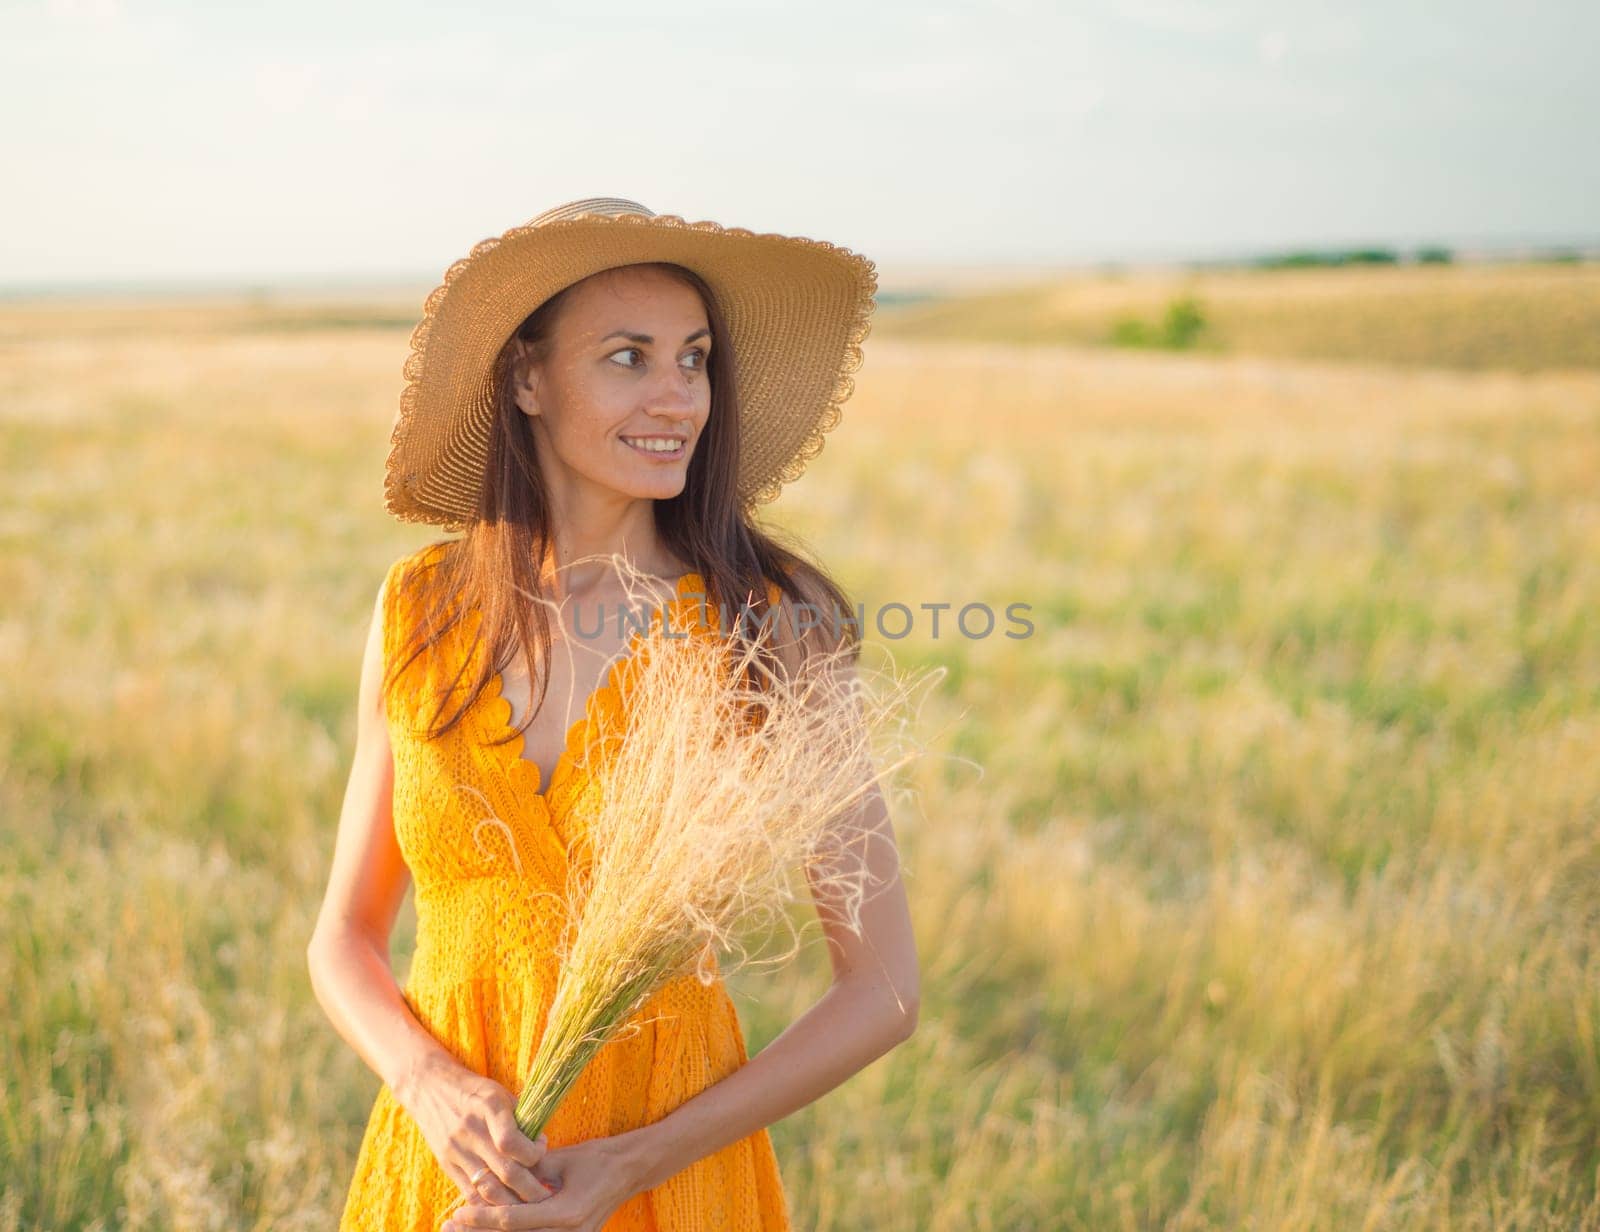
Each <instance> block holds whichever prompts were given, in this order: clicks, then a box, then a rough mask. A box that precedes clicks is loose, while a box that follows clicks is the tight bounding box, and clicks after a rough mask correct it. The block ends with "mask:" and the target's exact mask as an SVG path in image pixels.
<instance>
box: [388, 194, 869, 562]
mask: <svg viewBox="0 0 1600 1232" xmlns="http://www.w3.org/2000/svg"><path fill="white" fill-rule="evenodd" d="M646 261H670V262H673V263H675V264H677V265H682V266H684V267H686V268H688V269H691V270H693V271H694V272H695V273H697V274H699V275H700V277H701V278H703V279H704V280H705V282H706V285H707V286H709V287H710V288H711V291H712V294H713V295H714V296H715V297H716V300H717V306H718V307H719V308H720V309H721V312H722V316H723V320H724V321H725V322H726V325H727V329H728V333H729V335H730V337H729V338H728V340H727V341H728V342H729V343H731V349H732V351H733V368H734V374H735V380H734V383H735V386H736V389H737V392H738V404H739V413H740V434H739V441H740V449H739V478H738V497H739V500H740V502H741V503H742V505H743V506H744V507H745V508H746V509H749V508H753V507H754V506H755V505H758V504H762V503H765V502H767V501H770V500H771V499H772V498H773V497H775V496H777V494H778V492H779V490H780V489H781V488H782V487H783V486H784V485H785V484H787V483H789V482H790V481H791V480H793V479H796V478H798V477H799V475H800V473H801V472H802V471H803V470H804V469H805V467H806V463H807V462H809V461H810V460H811V459H812V458H813V457H815V456H816V454H817V453H818V451H820V450H821V448H822V443H823V437H824V435H825V434H826V433H828V432H829V431H831V430H832V429H833V428H834V427H835V426H836V425H837V424H838V422H839V417H840V409H839V408H840V406H841V405H842V404H843V403H844V401H845V400H846V399H847V398H849V397H850V395H851V394H852V393H853V392H854V389H855V383H854V380H853V379H852V377H851V374H852V373H853V372H855V371H856V370H857V369H859V368H860V366H861V343H862V341H863V340H864V339H865V338H866V336H867V331H868V328H869V324H868V318H869V317H870V316H871V314H872V309H873V302H874V301H873V296H874V294H875V293H876V291H877V271H876V268H875V266H874V265H873V263H872V262H871V261H869V260H867V259H866V258H865V257H862V256H860V255H859V254H857V253H854V252H852V251H850V249H848V248H841V247H838V246H836V245H834V244H830V243H827V242H826V241H824V240H813V239H806V238H804V237H802V236H786V235H773V234H767V233H756V232H752V231H747V230H745V229H744V228H742V227H723V226H720V225H719V224H717V223H714V222H686V221H685V220H684V219H682V218H680V217H678V216H677V215H674V214H653V213H651V212H650V211H649V210H647V209H646V208H645V207H644V206H642V205H640V204H638V203H637V202H634V201H626V200H623V199H621V198H618V197H590V198H586V199H585V200H582V201H573V202H570V203H569V204H567V205H562V206H557V207H556V208H555V209H552V210H547V211H546V212H544V213H543V214H540V215H539V216H538V217H537V218H534V219H533V220H532V221H530V222H528V223H526V224H525V225H523V226H520V227H512V228H511V229H510V230H509V231H507V232H505V233H504V234H503V235H499V236H496V237H493V238H491V239H486V240H482V241H480V242H479V243H477V244H475V245H473V247H472V250H471V251H470V252H469V253H468V254H467V255H466V256H465V257H463V258H461V259H460V260H459V261H457V262H455V263H454V264H453V265H451V266H450V268H449V269H447V270H446V271H445V274H444V281H443V282H442V283H440V285H439V286H438V287H436V288H434V290H433V292H432V293H431V294H430V295H429V296H428V298H427V300H426V301H424V303H423V307H422V320H421V321H420V322H418V324H417V327H416V329H415V330H413V331H412V334H411V353H410V355H409V356H408V358H407V359H406V362H405V368H404V376H405V380H406V386H405V389H404V390H403V391H402V392H401V395H400V410H399V414H398V415H397V416H396V418H395V422H394V431H393V432H392V433H391V435H390V448H389V460H388V465H387V467H386V471H385V476H384V503H385V505H386V506H387V508H388V510H389V512H390V513H391V514H393V515H394V516H395V517H396V518H398V519H400V520H401V521H403V522H428V523H431V524H433V525H437V526H442V527H444V528H445V529H446V530H464V529H466V527H467V526H468V525H469V524H470V523H471V521H472V520H473V519H474V518H475V517H476V516H477V512H478V501H479V495H480V489H481V487H482V484H483V481H484V469H485V464H486V459H487V457H488V447H489V428H490V425H491V423H492V422H493V419H494V413H495V390H494V377H493V372H492V368H493V364H494V359H495V356H496V355H497V354H498V353H499V351H500V348H501V347H502V346H504V345H505V342H506V340H507V339H508V338H510V337H511V335H512V333H513V332H514V331H515V330H516V328H517V326H519V325H520V324H521V323H522V321H523V319H524V318H525V317H527V315H528V314H529V313H530V312H532V311H533V310H534V309H535V308H537V307H538V306H539V305H540V304H542V303H544V301H545V300H547V299H549V298H550V297H551V296H552V295H554V294H556V292H558V291H561V290H563V289H564V288H566V287H569V286H571V285H572V284H573V283H576V282H579V281H581V280H582V279H584V278H587V277H589V276H590V275H591V274H596V273H599V272H600V271H601V270H605V269H612V268H614V267H616V266H622V265H636V264H639V263H640V262H646Z"/></svg>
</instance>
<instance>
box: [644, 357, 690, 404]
mask: <svg viewBox="0 0 1600 1232" xmlns="http://www.w3.org/2000/svg"><path fill="white" fill-rule="evenodd" d="M696 379H698V378H696V377H692V376H691V375H690V374H689V373H687V372H685V371H684V370H683V369H682V368H680V367H677V366H674V367H673V368H672V370H671V371H670V372H669V373H668V374H667V375H665V376H664V377H662V378H661V380H660V381H658V382H657V383H656V385H655V388H654V389H652V390H651V391H650V392H651V396H650V406H651V408H652V409H655V410H663V411H692V410H694V409H695V388H694V384H693V382H694V381H695V380H696Z"/></svg>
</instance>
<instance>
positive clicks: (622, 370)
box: [516, 266, 711, 500]
mask: <svg viewBox="0 0 1600 1232" xmlns="http://www.w3.org/2000/svg"><path fill="white" fill-rule="evenodd" d="M710 353H711V328H710V323H709V322H708V321H707V319H706V311H705V305H703V304H702V303H701V302H700V296H699V295H698V294H697V293H696V292H695V290H694V289H693V288H692V287H688V286H685V285H684V284H683V283H681V282H678V281H676V280H675V279H673V278H672V277H671V276H670V275H667V274H664V273H662V272H661V271H660V270H656V269H648V268H644V267H640V266H624V267H622V268H620V269H612V270H605V271H602V272H601V273H599V274H596V275H594V276H593V277H591V278H587V279H585V280H584V281H583V282H581V283H579V284H577V285H576V286H574V287H573V288H572V289H571V291H569V292H568V294H567V296H566V299H565V300H564V301H563V302H562V304H561V307H560V308H559V309H558V311H557V313H556V320H555V326H554V329H553V330H552V333H551V337H550V345H549V349H548V351H547V353H546V355H545V358H544V360H543V362H542V363H532V364H530V365H529V370H528V374H527V377H526V378H525V380H524V382H523V383H521V384H519V385H518V387H517V394H516V400H517V406H518V407H520V408H521V410H522V411H523V413H524V414H526V415H528V416H530V417H531V421H532V426H533V432H534V439H535V441H536V443H537V446H538V451H539V456H540V459H541V464H542V465H543V466H544V468H545V477H546V480H547V482H550V483H552V484H553V485H554V487H555V489H556V491H557V492H558V493H562V492H566V493H572V492H573V490H574V489H581V488H584V487H586V486H598V487H600V488H603V489H608V490H610V491H614V492H617V493H621V494H623V495H625V496H629V497H633V498H654V499H658V500H659V499H666V498H670V497H673V496H676V495H677V494H678V493H679V492H681V491H682V490H683V485H684V480H685V477H686V476H687V475H688V472H689V459H690V457H691V456H692V455H693V453H694V449H695V445H696V444H697V443H698V441H699V439H700V434H701V432H702V431H703V430H704V428H705V424H706V419H707V417H708V416H709V415H710V413H711V384H710V378H709V376H708V375H707V362H708V357H709V355H710ZM663 447H668V448H666V449H665V452H663V451H662V449H663Z"/></svg>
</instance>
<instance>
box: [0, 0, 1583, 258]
mask: <svg viewBox="0 0 1600 1232" xmlns="http://www.w3.org/2000/svg"><path fill="white" fill-rule="evenodd" d="M1597 49H1600V4H1596V3H1595V2H1594V0H1563V2H1561V3H1554V2H1547V3H1541V2H1539V0H1522V2H1521V3H1509V2H1506V3H1490V2H1487V0H1452V2H1451V3H1444V2H1443V0H1425V2H1416V0H1387V2H1385V3H1377V2H1375V0H1346V2H1344V3H1327V4H1323V3H1296V2H1295V0H1270V2H1269V0H1248V2H1239V3H1233V2H1229V0H1199V2H1196V3H1190V4H1184V3H1177V2H1175V0H1090V2H1085V3H1080V4H1053V5H1052V4H1043V3H1030V2H1027V0H1006V2H1004V3H999V2H997V3H989V4H977V3H974V4H966V5H960V6H939V5H937V4H932V3H928V4H907V3H900V2H898V0H854V2H851V3H838V2H836V0H807V2H805V3H793V4H785V5H777V4H767V3H760V2H758V0H726V2H723V0H717V2H713V3H690V2H685V3H679V4H673V3H664V2H662V0H654V2H651V3H639V2H637V0H619V2H614V3H607V2H606V0H583V3H561V4H551V3H540V2H539V0H527V2H524V3H519V4H506V5H488V4H472V3H456V4H452V5H449V6H446V5H445V4H442V3H433V4H418V3H413V2H401V0H386V2H385V3H383V4H381V5H380V4H358V3H338V2H337V0H323V2H322V3H316V4H311V3H303V2H302V0H274V2H272V3H261V4H249V5H243V4H229V3H225V2H224V3H217V2H215V0H213V2H212V3H208V4H203V5H202V4H174V3H143V2H141V0H50V2H48V3H18V2H15V0H0V105H3V107H4V116H5V123H4V126H3V128H0V155H3V159H4V161H3V167H4V175H5V179H6V190H5V192H4V193H3V196H0V201H3V205H0V211H3V213H0V219H3V226H0V287H6V286H17V285H19V284H34V283H52V282H79V281H95V282H117V281H121V280H141V281H142V280H157V281H164V280H188V279H210V280H217V279H222V280H225V279H234V278H237V279H241V280H267V281H270V280H271V279H274V278H287V279H297V278H307V277H312V278H314V277H327V278H340V277H352V276H353V277H363V276H365V277H393V278H402V279H404V278H415V279H416V280H417V281H421V282H433V281H437V279H438V276H439V275H440V274H442V272H443V269H444V267H445V266H446V265H448V264H449V263H450V262H451V261H452V260H454V259H456V258H457V257H459V256H462V255H464V254H465V252H466V250H467V249H468V248H470V247H471V245H472V244H473V243H474V242H476V241H477V240H479V239H482V238H484V237H486V236H489V235H496V234H498V233H500V232H501V231H503V230H505V229H506V228H507V227H511V226H514V225H517V224H519V223H522V222H525V221H527V219H529V218H530V217H532V216H533V215H535V214H537V213H539V212H541V211H542V210H544V209H546V208H548V207H549V206H552V205H556V204H559V203H561V202H564V201H568V200H571V199H573V198H577V197H586V196H621V197H629V198H632V199H634V200H638V201H642V202H643V203H644V204H645V205H647V206H649V207H650V208H651V209H653V210H655V211H656V212H657V213H674V214H681V215H684V216H685V217H688V218H690V219H700V218H710V219H714V220H716V221H718V222H721V223H724V224H725V225H733V226H743V227H748V228H750V229H751V230H757V231H779V232H784V233H787V234H801V235H809V236H813V237H817V238H822V239H827V240H831V241H832V242H834V243H837V244H843V245H846V246H848V247H851V248H854V249H856V250H857V251H860V252H864V253H866V254H867V255H868V256H870V257H873V258H875V259H876V260H878V261H879V263H880V265H884V266H886V267H889V266H893V265H894V264H896V263H943V262H960V263H993V262H1004V263H1018V264H1026V263H1038V264H1063V263H1078V262H1086V261H1100V260H1132V261H1137V260H1141V259H1168V258H1175V259H1182V258H1186V257H1208V256H1217V255H1227V254H1236V253H1254V252H1259V251H1263V250H1275V249H1282V248H1286V247H1300V246H1321V245H1330V246H1331V245H1343V244H1357V243H1359V244H1369V243H1370V244H1395V245H1401V246H1408V245H1413V244H1416V243H1430V242H1441V243H1447V244H1454V245H1461V246H1470V245H1475V244H1486V245H1499V244H1517V243H1535V244H1536V243H1544V242H1550V243H1571V242H1580V243H1582V242H1587V243H1594V242H1596V241H1597V240H1600V157H1597V156H1596V154H1595V149H1596V132H1595V129H1596V120H1597V118H1600V71H1596V69H1595V56H1596V52H1597Z"/></svg>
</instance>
